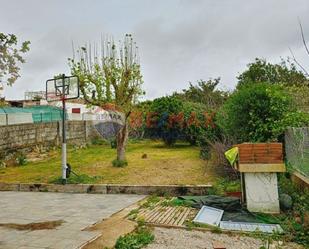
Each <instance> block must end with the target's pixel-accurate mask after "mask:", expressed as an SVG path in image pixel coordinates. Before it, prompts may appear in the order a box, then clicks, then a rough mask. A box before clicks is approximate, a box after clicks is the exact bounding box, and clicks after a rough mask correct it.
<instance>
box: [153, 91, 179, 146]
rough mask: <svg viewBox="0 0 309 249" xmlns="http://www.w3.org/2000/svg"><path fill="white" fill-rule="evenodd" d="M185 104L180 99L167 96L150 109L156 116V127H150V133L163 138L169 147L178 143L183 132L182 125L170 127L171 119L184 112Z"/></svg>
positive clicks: (156, 101)
mask: <svg viewBox="0 0 309 249" xmlns="http://www.w3.org/2000/svg"><path fill="white" fill-rule="evenodd" d="M182 109H183V103H182V101H181V100H180V99H178V98H176V97H173V96H166V97H161V98H157V99H155V100H154V101H153V102H152V104H151V107H150V111H151V112H152V113H153V114H154V116H155V119H156V120H155V125H153V126H151V127H150V125H148V127H149V132H150V134H152V135H153V136H157V137H160V138H162V140H163V141H164V143H165V144H166V145H167V146H172V145H174V144H175V143H176V140H177V138H178V137H179V135H180V132H181V128H182V127H181V124H180V123H174V124H173V125H170V123H169V117H170V116H171V115H178V114H180V113H181V112H182Z"/></svg>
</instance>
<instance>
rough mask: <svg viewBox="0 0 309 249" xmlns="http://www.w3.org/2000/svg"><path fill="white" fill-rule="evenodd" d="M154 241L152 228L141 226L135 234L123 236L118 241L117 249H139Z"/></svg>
mask: <svg viewBox="0 0 309 249" xmlns="http://www.w3.org/2000/svg"><path fill="white" fill-rule="evenodd" d="M153 240H154V235H153V234H152V231H151V230H150V228H147V227H145V226H139V227H138V228H137V229H136V231H134V232H133V233H130V234H127V235H124V236H121V237H119V238H118V239H117V241H116V245H115V249H139V248H142V247H144V246H146V245H148V244H149V243H151V242H152V241H153Z"/></svg>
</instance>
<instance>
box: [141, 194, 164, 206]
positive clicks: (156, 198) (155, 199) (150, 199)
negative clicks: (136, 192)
mask: <svg viewBox="0 0 309 249" xmlns="http://www.w3.org/2000/svg"><path fill="white" fill-rule="evenodd" d="M160 200H161V199H160V197H159V196H157V195H151V196H150V197H148V198H147V200H146V201H145V202H144V203H143V204H142V205H141V207H142V208H154V207H155V205H156V204H157V203H158V202H159V201H160Z"/></svg>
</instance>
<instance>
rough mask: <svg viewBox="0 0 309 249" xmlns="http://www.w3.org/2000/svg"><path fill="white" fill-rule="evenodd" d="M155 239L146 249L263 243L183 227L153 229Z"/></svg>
mask: <svg viewBox="0 0 309 249" xmlns="http://www.w3.org/2000/svg"><path fill="white" fill-rule="evenodd" d="M154 235H155V241H154V242H153V243H152V244H150V245H148V246H147V247H146V248H147V249H176V248H177V249H188V248H189V249H213V246H212V243H213V242H214V241H219V242H221V243H223V244H224V245H225V246H226V248H227V249H259V248H260V247H261V246H263V243H262V241H261V240H259V239H254V238H250V237H246V236H238V235H233V236H229V235H227V234H216V233H211V232H200V231H187V230H183V229H167V228H155V229H154ZM277 248H280V249H302V248H303V247H302V246H299V245H296V244H294V243H288V244H284V245H281V247H276V246H275V245H273V246H271V247H270V249H277Z"/></svg>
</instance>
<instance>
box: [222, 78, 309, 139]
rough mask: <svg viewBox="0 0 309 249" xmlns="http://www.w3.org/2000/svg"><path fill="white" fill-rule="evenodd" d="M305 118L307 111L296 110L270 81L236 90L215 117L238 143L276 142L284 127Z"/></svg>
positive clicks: (301, 122) (297, 123)
mask: <svg viewBox="0 0 309 249" xmlns="http://www.w3.org/2000/svg"><path fill="white" fill-rule="evenodd" d="M308 121H309V118H308V114H304V113H301V112H297V111H296V109H295V106H294V105H293V101H292V98H291V97H290V96H289V95H288V94H287V93H286V91H285V89H284V88H283V87H282V86H280V85H270V84H269V83H259V84H251V85H248V86H247V87H241V88H240V89H239V90H236V91H235V92H234V94H233V95H232V96H231V97H230V98H229V99H228V101H227V102H226V103H225V105H224V106H223V108H222V109H221V110H220V112H219V114H218V117H217V123H218V124H219V126H220V127H221V128H222V129H223V130H224V131H225V133H226V134H227V135H229V136H230V137H234V138H236V140H237V142H265V141H276V140H277V139H278V137H279V135H281V134H282V133H283V132H284V130H285V129H286V127H287V126H302V125H307V124H308V123H309V122H308Z"/></svg>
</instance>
